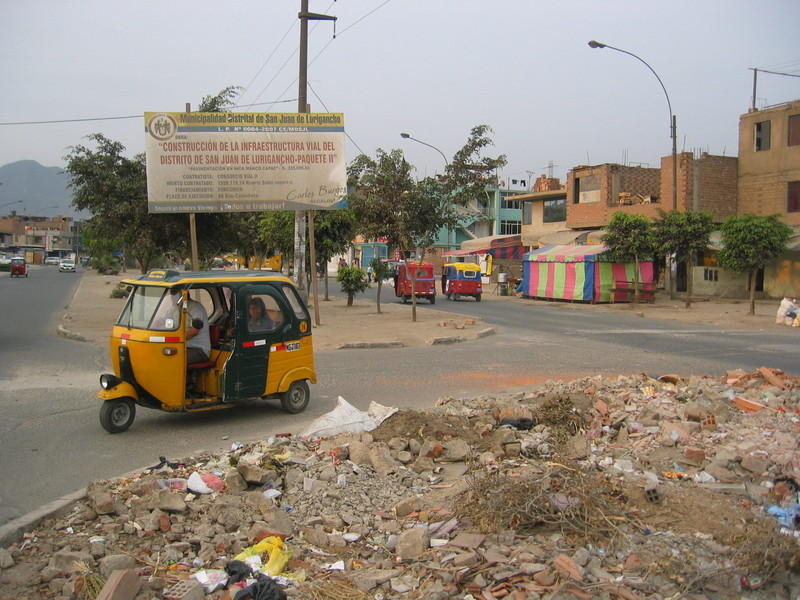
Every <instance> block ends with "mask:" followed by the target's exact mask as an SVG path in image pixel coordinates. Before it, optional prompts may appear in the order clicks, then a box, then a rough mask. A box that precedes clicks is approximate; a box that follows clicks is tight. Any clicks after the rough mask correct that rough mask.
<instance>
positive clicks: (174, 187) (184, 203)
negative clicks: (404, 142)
mask: <svg viewBox="0 0 800 600" xmlns="http://www.w3.org/2000/svg"><path fill="white" fill-rule="evenodd" d="M144 120H145V138H146V140H145V152H146V157H147V200H148V208H149V210H150V212H155V213H166V212H176V213H190V212H256V211H268V210H323V209H325V210H327V209H338V208H342V199H343V197H344V195H345V194H346V193H347V173H346V164H345V157H344V116H343V115H342V114H340V113H227V112H221V113H196V112H195V113H174V112H161V113H155V112H148V113H145V116H144Z"/></svg>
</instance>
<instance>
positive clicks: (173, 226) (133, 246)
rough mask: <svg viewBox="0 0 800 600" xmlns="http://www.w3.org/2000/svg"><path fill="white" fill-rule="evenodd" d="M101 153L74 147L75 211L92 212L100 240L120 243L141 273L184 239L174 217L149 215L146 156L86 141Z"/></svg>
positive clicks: (70, 162) (70, 163)
mask: <svg viewBox="0 0 800 600" xmlns="http://www.w3.org/2000/svg"><path fill="white" fill-rule="evenodd" d="M87 139H89V140H91V141H93V142H94V143H95V145H96V148H94V149H92V148H89V147H86V146H83V145H78V146H72V147H70V149H69V153H68V154H67V155H66V156H65V157H64V160H65V161H66V163H67V166H66V169H65V171H66V172H67V173H69V174H70V176H71V179H70V184H69V185H70V187H71V188H72V189H73V190H74V194H73V199H72V205H73V206H74V207H75V208H76V209H78V210H88V211H89V212H90V213H92V216H91V217H90V218H89V223H90V224H91V227H92V230H93V232H94V235H95V239H97V240H101V239H105V240H118V242H119V243H120V244H121V246H122V249H123V252H124V253H125V254H127V255H130V256H133V257H134V258H135V259H136V261H137V262H138V263H139V268H140V269H141V271H142V273H146V272H147V270H148V269H149V268H150V266H151V264H152V262H153V260H154V259H155V258H156V257H157V256H159V255H161V254H162V253H163V252H165V251H167V250H170V249H173V248H175V247H176V246H178V245H179V244H180V240H181V239H182V237H183V236H184V235H185V234H184V232H183V228H182V227H181V226H180V224H179V221H178V220H177V218H176V216H175V215H163V214H150V213H149V212H148V210H147V181H146V175H145V159H144V155H143V154H138V155H136V156H135V157H134V158H133V159H130V158H126V157H125V156H123V152H124V151H125V147H124V146H123V145H122V144H120V143H119V142H114V141H111V140H109V139H107V138H105V137H104V136H103V135H102V134H99V133H95V134H91V135H89V136H87Z"/></svg>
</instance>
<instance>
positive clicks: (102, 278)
mask: <svg viewBox="0 0 800 600" xmlns="http://www.w3.org/2000/svg"><path fill="white" fill-rule="evenodd" d="M137 275H138V272H136V271H129V272H128V273H127V274H125V275H124V276H123V275H114V276H112V275H99V274H98V273H97V272H96V271H93V270H85V271H83V273H82V279H81V283H80V286H79V287H78V290H77V292H76V293H75V296H74V298H73V300H72V302H71V303H70V305H69V306H68V307H67V309H66V310H65V311H64V313H63V315H62V316H61V319H60V325H59V334H60V335H64V336H66V337H72V338H75V339H81V340H85V341H88V342H91V343H94V344H99V345H102V346H104V345H105V344H106V343H107V340H108V334H109V332H110V330H111V326H112V325H113V323H114V322H115V321H116V319H117V317H118V316H119V313H120V311H121V310H122V306H123V302H124V300H122V299H112V298H110V294H111V290H112V289H113V288H114V286H115V285H116V284H117V283H118V282H119V281H121V280H122V279H125V278H128V277H136V276H137ZM373 285H374V284H373ZM322 287H323V286H322V284H321V283H320V289H322ZM323 298H324V295H323V292H322V291H321V292H320V295H319V321H320V324H319V325H316V324H314V325H313V329H312V330H313V333H314V347H315V348H316V349H317V350H331V349H336V348H351V347H370V346H372V347H375V346H406V347H419V346H423V345H428V344H432V343H452V342H457V341H464V340H472V339H476V338H479V337H482V336H483V335H488V334H489V333H493V332H494V330H493V329H492V324H491V323H484V322H483V321H480V320H474V319H471V318H470V317H466V316H464V315H460V314H458V313H457V312H456V311H458V307H459V304H460V303H459V302H452V303H448V308H450V309H451V310H452V311H453V312H446V313H442V312H439V311H433V310H428V307H429V304H428V303H427V302H426V301H421V302H420V303H418V304H417V321H416V322H412V321H411V305H410V304H405V305H404V304H402V303H400V302H398V300H397V298H396V297H395V296H394V293H393V290H392V288H391V287H387V286H384V287H383V288H382V290H381V313H380V314H378V312H377V306H376V303H375V302H374V301H372V300H367V299H364V298H363V297H359V296H356V299H355V301H354V304H353V306H347V298H346V297H344V296H340V297H336V296H331V297H330V300H328V301H326V300H324V299H323ZM437 301H438V302H447V301H446V300H445V299H444V296H441V295H440V296H438V298H437ZM482 301H483V302H514V303H523V304H528V305H542V306H549V307H551V308H552V309H553V310H560V311H572V310H581V311H592V312H604V313H612V314H613V313H623V314H633V315H637V316H640V317H642V318H643V319H659V320H667V321H680V322H684V323H697V324H703V325H714V326H718V327H719V328H720V329H745V330H770V329H773V328H774V329H775V330H781V329H783V328H784V326H783V325H775V313H776V312H777V310H778V306H779V304H780V303H779V301H775V300H759V301H757V302H756V313H755V315H748V314H747V312H748V310H749V303H748V301H747V300H716V299H713V300H711V299H698V300H693V301H692V305H691V307H690V308H688V309H687V308H685V300H684V298H683V297H682V296H681V297H679V298H676V299H675V300H670V299H669V297H668V295H667V294H665V293H663V292H659V293H658V294H657V295H656V300H655V302H654V303H652V304H638V305H635V304H627V303H617V304H584V303H577V302H559V301H546V300H532V299H528V298H523V297H521V296H499V295H496V294H492V293H487V294H484V295H483V297H482ZM465 302H467V301H465ZM310 304H311V303H310ZM309 311H310V312H311V319H312V324H313V323H314V321H315V311H314V307H313V305H311V306H309ZM565 316H566V317H568V315H565ZM798 332H800V330H798Z"/></svg>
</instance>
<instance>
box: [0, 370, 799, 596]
mask: <svg viewBox="0 0 800 600" xmlns="http://www.w3.org/2000/svg"><path fill="white" fill-rule="evenodd" d="M799 429H800V380H798V379H794V378H791V377H787V376H786V375H785V374H783V373H781V372H779V371H773V370H770V369H766V368H762V369H759V371H758V372H755V373H745V372H741V371H736V372H729V373H727V374H726V375H725V376H724V377H723V378H721V379H719V378H711V377H701V376H698V377H692V378H689V379H687V380H683V379H681V378H678V377H676V376H670V375H665V376H661V377H659V378H653V377H650V376H647V375H639V376H629V377H619V378H616V379H610V378H604V377H602V376H597V377H592V378H584V379H579V380H575V381H571V382H563V381H550V382H547V383H546V384H545V385H543V386H541V387H539V388H537V389H535V390H533V391H531V392H530V393H527V394H518V395H513V396H511V395H507V396H502V397H499V396H486V397H480V398H473V399H466V400H464V399H459V400H456V399H453V398H443V399H441V400H439V402H437V404H436V406H435V407H433V408H431V409H429V410H425V411H411V410H406V411H399V412H397V413H395V414H393V415H392V416H390V417H388V418H386V419H385V420H384V421H383V422H382V423H381V424H380V425H379V426H378V427H377V428H376V429H374V430H372V431H369V432H344V433H339V434H338V435H334V436H329V437H322V438H320V437H313V436H310V437H299V436H291V435H288V434H287V435H276V436H274V437H270V438H269V439H266V440H263V441H261V442H258V443H253V444H239V443H234V444H232V446H231V448H230V450H229V451H228V452H226V453H224V454H221V455H214V456H210V455H208V456H194V457H187V458H185V459H181V460H174V459H167V458H163V457H162V460H161V462H160V463H159V464H158V465H155V466H154V467H152V468H150V469H146V470H144V471H142V472H141V473H137V474H136V475H134V476H131V477H128V478H124V479H118V480H109V481H95V482H92V483H91V484H90V485H89V486H88V488H87V495H86V498H85V499H83V500H82V501H80V502H76V503H74V504H73V505H72V506H70V507H69V508H68V510H66V511H65V512H64V513H63V514H59V515H56V516H54V517H52V518H50V519H47V520H45V521H43V522H42V523H40V524H39V526H38V527H37V528H36V530H34V531H29V532H27V533H26V534H25V535H24V536H23V538H22V539H21V540H19V541H18V542H16V543H14V544H13V545H11V546H10V547H9V548H5V549H1V550H0V598H31V599H32V598H63V599H65V600H66V599H82V598H87V599H90V600H93V599H94V598H96V597H98V593H99V594H100V596H102V597H103V598H111V599H114V600H123V599H124V598H133V597H134V596H135V598H137V599H140V600H151V599H155V598H167V599H176V600H177V599H180V600H187V599H191V598H203V597H208V598H215V599H216V598H219V599H225V600H227V599H228V598H234V596H236V595H237V593H238V594H239V597H240V598H241V597H247V598H250V597H252V598H255V599H256V600H269V599H271V598H281V597H289V598H303V599H306V598H308V599H317V598H320V599H321V598H332V599H336V598H342V599H344V598H348V599H349V598H355V599H359V598H363V599H367V598H369V599H384V600H389V599H400V598H403V599H423V598H424V599H434V600H436V599H441V600H444V599H446V598H474V599H487V600H488V599H491V598H509V599H513V600H518V599H519V600H523V599H539V598H541V599H561V598H577V599H584V598H615V599H616V598H621V599H623V600H633V599H645V598H647V599H652V600H656V599H659V600H660V599H668V598H669V599H677V598H693V599H695V600H701V599H709V600H711V599H716V598H730V597H737V598H739V597H742V598H750V599H762V598H763V599H766V598H787V599H793V600H796V599H797V598H798V597H799V596H798V593H800V592H798V590H800V544H799V543H798V531H800V507H799V506H798V492H800V490H798V482H800V441H799V440H800V438H799V437H798V430H799ZM226 584H227V585H228V586H229V587H228V589H223V588H225V586H226ZM247 586H249V587H247ZM243 588H245V591H242V589H243ZM100 589H102V591H99V590H100Z"/></svg>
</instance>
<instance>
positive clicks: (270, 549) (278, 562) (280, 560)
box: [233, 536, 292, 577]
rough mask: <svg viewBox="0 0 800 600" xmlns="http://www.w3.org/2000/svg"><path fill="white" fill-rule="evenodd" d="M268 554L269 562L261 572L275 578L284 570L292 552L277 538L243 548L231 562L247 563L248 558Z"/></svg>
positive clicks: (270, 538)
mask: <svg viewBox="0 0 800 600" xmlns="http://www.w3.org/2000/svg"><path fill="white" fill-rule="evenodd" d="M262 554H268V555H269V560H268V561H267V564H266V565H264V566H263V567H262V568H261V571H262V572H264V573H266V574H267V575H270V576H271V577H275V576H276V575H280V574H281V573H282V572H283V570H284V569H285V568H286V565H287V564H288V562H289V559H290V558H292V550H291V548H289V547H288V546H286V545H285V544H284V543H283V540H282V539H281V538H279V537H277V536H270V537H267V538H264V539H263V540H261V541H260V542H258V543H257V544H256V545H255V546H250V547H249V548H245V549H244V550H243V551H242V552H241V553H239V554H238V555H237V556H235V557H234V559H233V560H240V561H243V562H247V563H249V561H248V558H251V557H255V556H258V557H260V556H261V555H262Z"/></svg>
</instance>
